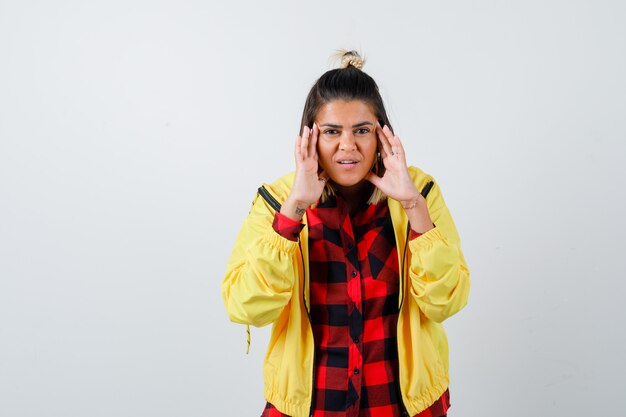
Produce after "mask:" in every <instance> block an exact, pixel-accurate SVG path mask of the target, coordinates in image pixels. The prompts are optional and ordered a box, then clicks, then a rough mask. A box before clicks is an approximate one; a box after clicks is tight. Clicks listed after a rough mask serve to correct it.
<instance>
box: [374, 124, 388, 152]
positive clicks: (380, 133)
mask: <svg viewBox="0 0 626 417" xmlns="http://www.w3.org/2000/svg"><path fill="white" fill-rule="evenodd" d="M385 127H387V126H385ZM376 133H377V134H378V140H380V144H381V145H382V149H381V151H382V152H381V155H382V154H383V152H384V156H383V157H384V158H386V157H387V155H391V145H390V144H389V139H387V136H386V135H385V131H384V129H383V128H381V127H380V126H378V127H376Z"/></svg>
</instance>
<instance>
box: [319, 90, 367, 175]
mask: <svg viewBox="0 0 626 417" xmlns="http://www.w3.org/2000/svg"><path fill="white" fill-rule="evenodd" d="M315 123H316V124H317V125H318V127H319V138H318V141H317V152H318V156H319V161H318V163H319V165H320V166H321V167H322V169H323V170H324V171H325V172H326V173H327V174H328V176H329V177H330V179H331V180H333V182H334V183H336V184H338V185H340V186H343V187H351V186H353V185H356V184H358V183H360V182H361V181H362V180H363V179H364V178H365V176H366V175H367V174H368V172H370V170H371V168H372V165H373V164H374V161H375V159H376V151H377V145H378V138H377V136H376V123H377V120H376V116H375V115H374V113H373V112H372V109H371V107H370V105H369V104H366V103H364V102H362V101H358V100H352V101H344V100H333V101H331V102H329V103H328V104H325V105H324V106H322V108H321V109H320V110H319V112H318V113H317V118H316V119H315Z"/></svg>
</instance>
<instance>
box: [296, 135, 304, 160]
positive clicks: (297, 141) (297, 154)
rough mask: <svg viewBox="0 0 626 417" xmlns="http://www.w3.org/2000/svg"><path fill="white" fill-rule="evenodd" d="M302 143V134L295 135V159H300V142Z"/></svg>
mask: <svg viewBox="0 0 626 417" xmlns="http://www.w3.org/2000/svg"><path fill="white" fill-rule="evenodd" d="M301 143H302V136H300V135H298V136H296V148H295V150H294V155H295V156H296V161H300V160H301V159H302V155H301V154H300V144H301Z"/></svg>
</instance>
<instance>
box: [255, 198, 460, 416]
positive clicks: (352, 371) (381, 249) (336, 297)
mask: <svg viewBox="0 0 626 417" xmlns="http://www.w3.org/2000/svg"><path fill="white" fill-rule="evenodd" d="M307 219H308V227H309V248H310V250H309V267H310V290H311V319H312V325H313V334H314V338H315V346H316V349H315V375H314V378H315V379H314V393H313V409H312V416H313V417H396V416H398V417H399V416H408V414H406V411H405V410H404V407H403V405H402V400H401V396H400V390H399V385H398V356H397V344H396V329H397V319H398V307H397V306H398V296H399V271H398V269H399V266H398V255H397V251H396V242H395V235H394V230H393V225H392V222H391V217H390V215H389V208H388V206H387V203H386V202H382V203H380V204H378V205H368V204H363V205H362V206H360V207H359V209H358V210H357V212H356V213H355V214H354V215H353V216H350V215H349V213H348V210H347V206H346V203H345V201H343V200H342V199H341V197H336V198H329V199H328V200H327V201H326V202H325V203H324V204H320V205H318V206H317V207H315V208H313V209H308V210H307ZM273 227H274V230H276V231H277V232H278V233H280V234H281V235H282V236H284V237H286V238H288V239H291V240H297V236H298V234H299V232H300V230H301V229H302V227H303V225H302V224H301V223H300V222H295V221H293V220H291V219H289V218H287V217H285V216H283V215H281V214H280V213H277V214H276V216H275V218H274V224H273ZM418 236H420V234H419V233H416V232H413V231H411V234H410V238H411V239H414V238H417V237H418ZM449 406H450V402H449V392H448V391H447V390H446V392H445V393H444V394H443V395H442V396H441V398H440V399H439V400H437V401H436V402H435V403H434V404H433V405H432V406H431V407H429V408H428V409H426V410H424V411H423V412H421V413H420V414H419V415H418V416H419V417H440V416H445V415H446V413H447V410H448V408H449ZM262 417H288V416H286V415H284V414H282V413H281V412H280V411H278V410H276V408H274V406H273V405H272V404H269V403H268V404H267V405H266V407H265V410H264V412H263V414H262Z"/></svg>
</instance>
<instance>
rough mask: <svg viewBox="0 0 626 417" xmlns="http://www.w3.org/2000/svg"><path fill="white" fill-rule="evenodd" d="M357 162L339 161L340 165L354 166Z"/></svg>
mask: <svg viewBox="0 0 626 417" xmlns="http://www.w3.org/2000/svg"><path fill="white" fill-rule="evenodd" d="M355 162H356V161H339V163H340V164H354V163H355Z"/></svg>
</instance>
